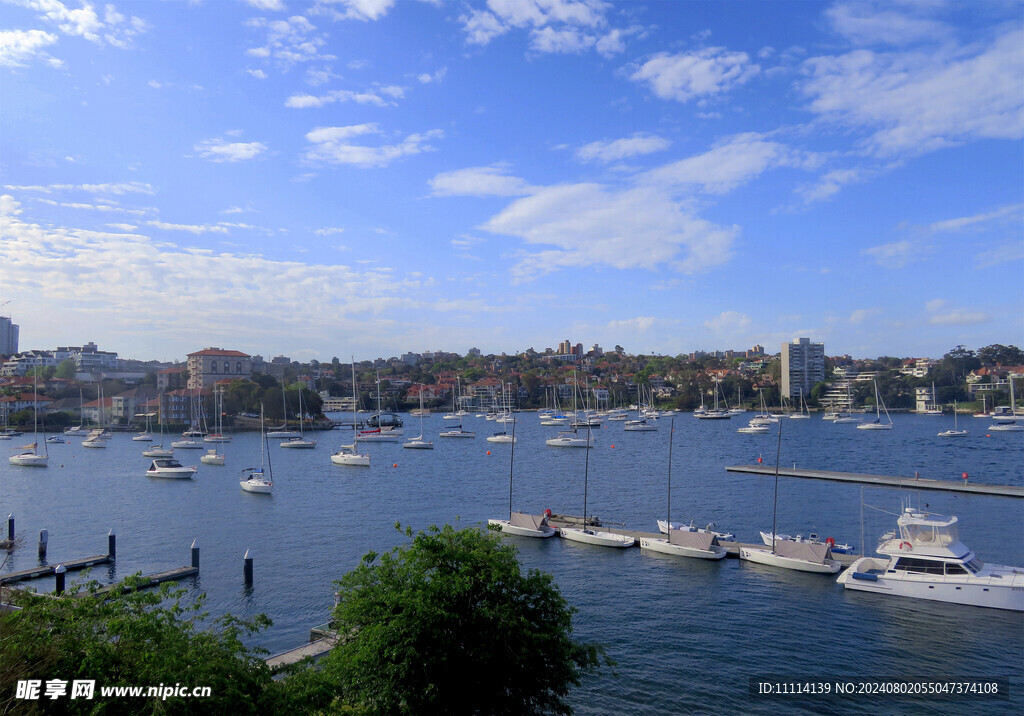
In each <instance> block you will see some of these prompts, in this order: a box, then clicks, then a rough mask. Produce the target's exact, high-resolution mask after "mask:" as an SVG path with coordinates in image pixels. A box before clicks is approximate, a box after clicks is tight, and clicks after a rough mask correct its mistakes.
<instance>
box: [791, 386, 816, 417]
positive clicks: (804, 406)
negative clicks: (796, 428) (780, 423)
mask: <svg viewBox="0 0 1024 716" xmlns="http://www.w3.org/2000/svg"><path fill="white" fill-rule="evenodd" d="M789 419H790V420H810V419H811V413H810V411H808V410H807V402H806V401H805V400H804V390H803V388H801V389H800V412H799V413H790V414H789Z"/></svg>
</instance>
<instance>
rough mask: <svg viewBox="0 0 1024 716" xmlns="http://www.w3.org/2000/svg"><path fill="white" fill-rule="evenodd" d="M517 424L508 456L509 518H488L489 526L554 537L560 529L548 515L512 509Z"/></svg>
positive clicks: (504, 530)
mask: <svg viewBox="0 0 1024 716" xmlns="http://www.w3.org/2000/svg"><path fill="white" fill-rule="evenodd" d="M515 436H516V424H515V422H513V423H512V449H511V450H510V451H509V457H508V519H507V520H487V525H488V526H491V525H493V526H495V527H497V528H498V529H499V530H501V532H502V534H509V535H517V536H519V537H540V538H544V537H554V536H555V535H556V534H557V533H558V530H556V529H555V528H554V527H552V526H551V525H549V524H548V518H547V515H546V514H545V515H529V514H526V513H525V512H515V511H513V510H512V465H513V464H514V462H515V456H516V443H515Z"/></svg>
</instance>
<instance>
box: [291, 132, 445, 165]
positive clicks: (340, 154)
mask: <svg viewBox="0 0 1024 716" xmlns="http://www.w3.org/2000/svg"><path fill="white" fill-rule="evenodd" d="M382 133H383V132H382V131H381V129H380V127H379V126H378V125H377V124H375V123H370V124H358V125H351V126H347V127H317V128H316V129H314V130H312V131H310V132H308V133H307V134H306V141H308V142H309V143H310V144H311V145H312V146H311V147H310V148H309V149H307V150H306V153H305V155H304V158H305V160H306V161H307V162H310V163H313V164H350V165H352V166H357V167H363V168H367V167H384V166H387V165H388V164H390V163H391V162H393V161H395V160H397V159H400V158H402V157H406V156H411V155H414V154H420V153H422V152H430V151H434V147H433V146H432V145H430V144H429V143H428V142H429V141H430V140H432V139H440V138H441V137H443V136H444V132H442V131H441V130H440V129H432V130H430V131H428V132H423V133H417V134H410V135H408V136H407V137H405V138H404V139H403V140H402V141H400V142H399V143H397V144H384V145H379V146H367V145H364V144H353V143H352V141H351V140H353V139H354V138H356V137H360V136H365V135H380V134H382Z"/></svg>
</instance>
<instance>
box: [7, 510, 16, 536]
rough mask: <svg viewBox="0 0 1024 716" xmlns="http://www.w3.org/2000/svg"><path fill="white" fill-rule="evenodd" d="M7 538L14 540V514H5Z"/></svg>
mask: <svg viewBox="0 0 1024 716" xmlns="http://www.w3.org/2000/svg"><path fill="white" fill-rule="evenodd" d="M7 539H9V540H10V541H11V542H13V541H14V515H7Z"/></svg>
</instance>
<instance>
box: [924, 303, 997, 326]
mask: <svg viewBox="0 0 1024 716" xmlns="http://www.w3.org/2000/svg"><path fill="white" fill-rule="evenodd" d="M925 309H926V310H927V311H928V313H930V314H931V315H930V316H929V317H928V323H931V324H933V325H939V326H973V325H977V324H980V323H988V322H989V321H990V320H991V317H990V316H989V314H987V313H985V312H984V311H978V310H974V309H969V308H959V307H956V306H951V305H950V304H949V301H946V300H945V299H941V298H940V299H934V300H932V301H929V302H928V303H927V304H925Z"/></svg>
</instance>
